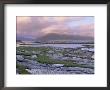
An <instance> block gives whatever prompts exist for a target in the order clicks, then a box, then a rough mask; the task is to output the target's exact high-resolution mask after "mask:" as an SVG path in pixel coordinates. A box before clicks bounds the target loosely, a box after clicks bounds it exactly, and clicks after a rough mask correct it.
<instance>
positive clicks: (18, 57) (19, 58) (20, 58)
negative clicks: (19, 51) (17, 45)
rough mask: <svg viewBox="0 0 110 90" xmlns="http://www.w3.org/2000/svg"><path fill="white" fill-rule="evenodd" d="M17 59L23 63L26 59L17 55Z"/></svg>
mask: <svg viewBox="0 0 110 90" xmlns="http://www.w3.org/2000/svg"><path fill="white" fill-rule="evenodd" d="M16 59H17V60H19V61H22V60H24V57H23V56H22V55H16Z"/></svg>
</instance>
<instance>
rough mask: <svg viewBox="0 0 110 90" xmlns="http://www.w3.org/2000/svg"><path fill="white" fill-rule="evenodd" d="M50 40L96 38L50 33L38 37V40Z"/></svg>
mask: <svg viewBox="0 0 110 90" xmlns="http://www.w3.org/2000/svg"><path fill="white" fill-rule="evenodd" d="M49 40H94V38H92V37H88V36H78V35H66V34H56V33H50V34H47V35H45V36H42V37H40V38H37V39H36V41H49Z"/></svg>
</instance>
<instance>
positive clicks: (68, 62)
mask: <svg viewBox="0 0 110 90" xmlns="http://www.w3.org/2000/svg"><path fill="white" fill-rule="evenodd" d="M36 60H37V61H38V62H39V63H42V64H64V67H82V68H92V67H89V66H85V65H80V64H77V63H75V62H73V61H71V60H66V61H61V60H53V59H50V58H49V57H48V56H46V55H42V56H38V58H37V59H36Z"/></svg>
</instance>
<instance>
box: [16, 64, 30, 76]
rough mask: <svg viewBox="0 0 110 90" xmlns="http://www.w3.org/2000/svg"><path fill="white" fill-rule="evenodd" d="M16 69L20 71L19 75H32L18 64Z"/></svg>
mask: <svg viewBox="0 0 110 90" xmlns="http://www.w3.org/2000/svg"><path fill="white" fill-rule="evenodd" d="M16 68H17V69H18V72H19V74H30V73H29V72H28V71H26V70H25V67H24V66H22V65H19V64H16Z"/></svg>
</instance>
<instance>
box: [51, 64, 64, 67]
mask: <svg viewBox="0 0 110 90" xmlns="http://www.w3.org/2000/svg"><path fill="white" fill-rule="evenodd" d="M52 66H53V67H63V66H64V64H53V65H52Z"/></svg>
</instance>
